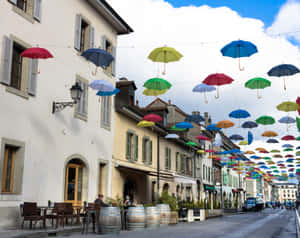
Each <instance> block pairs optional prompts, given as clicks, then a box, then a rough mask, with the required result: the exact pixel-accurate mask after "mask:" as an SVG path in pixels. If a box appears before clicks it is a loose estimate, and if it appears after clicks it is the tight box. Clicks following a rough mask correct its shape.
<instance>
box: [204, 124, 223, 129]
mask: <svg viewBox="0 0 300 238" xmlns="http://www.w3.org/2000/svg"><path fill="white" fill-rule="evenodd" d="M205 129H206V130H208V131H220V130H221V129H222V128H219V127H216V124H210V125H208V126H207V127H206V128H205Z"/></svg>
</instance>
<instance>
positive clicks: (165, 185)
mask: <svg viewBox="0 0 300 238" xmlns="http://www.w3.org/2000/svg"><path fill="white" fill-rule="evenodd" d="M163 192H167V193H169V184H168V183H165V184H164V186H163Z"/></svg>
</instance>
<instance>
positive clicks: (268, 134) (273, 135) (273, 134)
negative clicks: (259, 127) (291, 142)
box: [261, 131, 278, 137]
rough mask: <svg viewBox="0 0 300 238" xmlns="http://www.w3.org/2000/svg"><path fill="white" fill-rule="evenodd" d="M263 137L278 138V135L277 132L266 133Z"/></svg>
mask: <svg viewBox="0 0 300 238" xmlns="http://www.w3.org/2000/svg"><path fill="white" fill-rule="evenodd" d="M261 136H264V137H276V136H278V134H277V133H276V132H275V131H265V132H264V133H262V134H261Z"/></svg>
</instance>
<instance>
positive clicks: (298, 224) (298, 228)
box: [295, 209, 300, 238]
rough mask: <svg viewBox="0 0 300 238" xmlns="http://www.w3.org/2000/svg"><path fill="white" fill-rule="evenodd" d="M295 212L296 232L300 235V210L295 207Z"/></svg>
mask: <svg viewBox="0 0 300 238" xmlns="http://www.w3.org/2000/svg"><path fill="white" fill-rule="evenodd" d="M295 213H296V219H295V221H296V233H297V237H298V238H299V237H300V217H299V213H298V210H297V209H295Z"/></svg>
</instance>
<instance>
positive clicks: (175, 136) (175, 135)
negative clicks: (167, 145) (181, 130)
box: [165, 134, 179, 139]
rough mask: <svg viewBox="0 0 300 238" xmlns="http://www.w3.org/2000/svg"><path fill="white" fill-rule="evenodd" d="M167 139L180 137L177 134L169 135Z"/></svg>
mask: <svg viewBox="0 0 300 238" xmlns="http://www.w3.org/2000/svg"><path fill="white" fill-rule="evenodd" d="M165 138H166V139H179V135H177V134H168V135H166V136H165Z"/></svg>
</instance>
